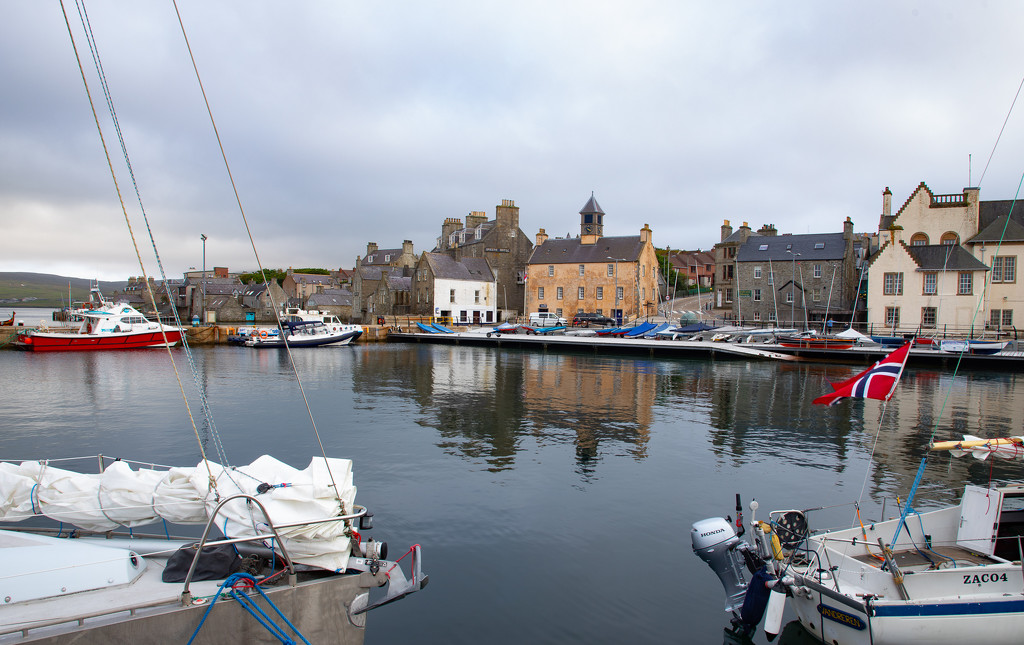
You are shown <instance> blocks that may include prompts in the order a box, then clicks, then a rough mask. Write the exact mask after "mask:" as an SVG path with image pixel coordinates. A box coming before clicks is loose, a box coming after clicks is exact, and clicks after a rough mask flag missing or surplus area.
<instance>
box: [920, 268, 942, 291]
mask: <svg viewBox="0 0 1024 645" xmlns="http://www.w3.org/2000/svg"><path fill="white" fill-rule="evenodd" d="M921 279H922V281H923V283H924V284H923V287H922V290H921V291H922V293H924V295H926V296H934V295H935V294H936V293H938V288H937V279H938V276H937V274H935V273H925V274H924V276H923V277H922V278H921Z"/></svg>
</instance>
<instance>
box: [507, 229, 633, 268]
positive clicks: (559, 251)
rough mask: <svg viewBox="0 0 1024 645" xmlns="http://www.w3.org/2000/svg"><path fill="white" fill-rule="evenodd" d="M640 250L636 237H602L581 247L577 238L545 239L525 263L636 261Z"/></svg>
mask: <svg viewBox="0 0 1024 645" xmlns="http://www.w3.org/2000/svg"><path fill="white" fill-rule="evenodd" d="M643 248H644V245H643V242H641V241H640V236H639V235H627V236H624V237H601V238H598V240H597V243H596V244H580V240H579V238H571V239H552V238H548V239H547V240H545V242H544V243H543V244H541V245H540V246H537V247H534V249H533V254H532V255H530V259H529V260H528V261H527V264H589V263H592V262H607V261H608V260H615V259H618V260H620V261H624V262H636V261H637V260H638V259H639V258H640V252H641V251H642V250H643Z"/></svg>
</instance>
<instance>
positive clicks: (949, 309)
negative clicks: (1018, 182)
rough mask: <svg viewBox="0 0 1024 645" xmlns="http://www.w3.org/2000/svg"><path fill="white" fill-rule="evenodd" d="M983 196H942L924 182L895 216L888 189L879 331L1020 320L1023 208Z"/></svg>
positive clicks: (963, 330)
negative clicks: (1019, 264) (983, 199)
mask: <svg viewBox="0 0 1024 645" xmlns="http://www.w3.org/2000/svg"><path fill="white" fill-rule="evenodd" d="M980 193H981V191H980V189H979V188H965V189H963V192H961V193H953V194H946V195H939V194H935V193H933V192H932V191H931V189H930V188H928V186H927V185H926V184H925V183H924V182H921V184H920V185H919V186H918V187H917V188H916V189H915V190H914V192H913V193H912V194H911V195H910V197H908V198H907V200H906V201H905V202H904V203H903V205H902V206H901V207H900V208H899V210H898V211H897V212H896V213H895V214H892V193H891V192H890V191H889V189H888V188H886V189H885V191H884V192H883V193H882V215H881V218H880V220H879V227H878V236H879V244H880V247H879V251H878V253H876V254H875V255H874V256H873V257H872V258H871V263H870V272H869V278H868V323H869V325H870V328H871V329H872V330H873V331H877V332H882V331H883V330H885V331H886V332H888V333H911V332H916V333H925V334H928V333H934V334H936V335H941V334H951V335H964V334H980V333H982V332H983V331H985V330H989V331H996V330H1000V329H1002V330H1005V329H1012V328H1013V326H1014V325H1015V323H1016V322H1019V316H1017V315H1015V312H1016V311H1019V310H1020V309H1021V307H1022V305H1024V291H1022V289H1021V285H1020V283H1019V282H1018V281H1017V258H1018V256H1020V255H1021V254H1022V253H1024V211H1022V209H1020V208H1019V207H1018V208H1012V209H1011V206H1012V202H1011V201H1010V200H1000V201H981V198H980V197H981V195H980ZM1011 210H1012V211H1013V212H1012V215H1011Z"/></svg>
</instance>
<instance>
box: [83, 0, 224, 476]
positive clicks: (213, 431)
mask: <svg viewBox="0 0 1024 645" xmlns="http://www.w3.org/2000/svg"><path fill="white" fill-rule="evenodd" d="M76 5H77V6H78V15H79V18H80V19H81V20H82V28H83V30H84V31H85V35H86V42H87V43H88V44H89V51H90V53H91V54H92V58H93V65H94V66H95V67H96V73H97V75H98V76H99V79H100V86H101V87H102V88H103V96H104V98H105V99H106V102H107V110H108V112H109V113H110V118H111V121H112V123H113V125H114V131H115V132H116V133H117V139H118V142H119V143H120V145H121V153H122V154H123V155H124V160H125V166H126V167H127V169H128V175H129V176H130V177H131V180H132V186H133V188H134V190H135V197H136V199H137V200H138V203H139V210H140V211H141V213H142V219H143V221H144V222H145V225H146V232H147V233H148V235H149V241H150V245H151V246H152V248H153V255H154V256H155V257H156V262H157V266H158V268H159V269H160V277H161V279H162V280H163V284H164V292H165V293H166V294H167V298H168V301H169V302H170V303H171V304H172V306H171V313H172V314H173V316H174V322H175V324H176V325H177V326H178V327H179V328H180V327H182V324H181V318H180V317H179V316H178V310H177V307H175V306H173V298H172V296H171V293H170V291H169V290H168V289H167V273H166V272H165V271H164V266H163V260H162V259H161V258H160V252H159V251H158V250H157V247H156V239H155V238H154V236H153V230H152V228H151V227H150V225H149V217H148V216H147V214H146V208H145V206H144V205H143V203H142V194H141V192H140V190H139V185H138V182H137V181H136V179H135V170H134V168H133V166H132V162H131V158H130V157H129V155H128V149H127V147H126V145H125V142H124V136H123V135H122V132H121V122H120V120H119V119H118V118H117V111H116V110H115V109H114V99H113V95H112V94H111V92H110V87H109V85H108V84H107V75H106V72H105V71H104V69H103V62H102V60H101V59H100V55H99V46H98V45H97V44H96V38H95V35H94V33H93V30H92V23H91V21H90V20H89V12H88V10H87V9H86V8H85V3H84V0H83V1H81V2H79V1H78V0H76ZM143 273H144V277H145V272H143ZM146 289H147V292H148V293H149V297H150V301H151V302H152V304H153V310H154V311H156V312H158V313H159V311H158V309H157V305H156V296H155V294H154V293H153V288H152V285H150V283H149V280H148V279H147V280H146ZM158 319H159V315H158ZM157 322H159V320H158V321H157ZM160 333H161V335H162V336H163V339H164V343H165V344H166V343H167V333H166V330H164V329H163V327H161V328H160ZM181 344H182V348H183V349H184V350H185V356H186V358H187V359H188V363H189V368H190V370H191V372H192V379H193V381H194V382H195V385H196V390H197V392H198V395H199V401H200V404H201V408H202V411H203V418H204V419H205V420H206V421H207V423H208V424H209V428H210V435H211V437H213V443H214V448H215V449H216V450H217V453H218V458H219V459H220V461H221V463H223V464H224V465H230V462H229V461H228V457H227V452H226V451H225V450H224V446H223V444H222V443H221V440H220V433H218V432H217V426H216V423H215V422H214V419H213V411H212V410H211V409H210V405H209V399H208V397H207V396H206V387H205V385H204V384H203V382H202V379H200V377H199V370H198V367H197V366H196V361H195V357H194V355H193V353H192V348H191V346H190V345H189V344H188V339H187V337H186V336H185V335H184V334H183V335H182V339H181ZM172 364H173V358H172ZM183 395H184V393H183Z"/></svg>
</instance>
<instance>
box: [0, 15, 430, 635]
mask: <svg viewBox="0 0 1024 645" xmlns="http://www.w3.org/2000/svg"><path fill="white" fill-rule="evenodd" d="M61 6H62V8H63V4H62V5H61ZM78 6H79V11H80V12H82V13H84V8H83V7H82V3H81V2H79V3H78ZM65 22H66V25H65V26H62V29H63V27H66V28H67V33H68V34H69V36H71V38H72V45H73V46H75V52H76V57H77V53H78V48H77V45H76V44H75V37H74V32H73V30H72V28H71V23H70V21H69V20H68V19H67V16H66V14H65ZM82 28H83V30H84V31H85V34H86V37H87V39H88V40H89V41H90V42H89V49H90V51H93V52H96V51H97V49H96V43H95V42H94V39H93V38H92V31H91V26H90V23H89V21H88V20H85V18H84V15H83V20H82ZM182 32H183V34H184V27H183V26H182ZM94 63H95V64H96V66H97V73H98V77H99V78H100V83H101V84H102V85H103V89H104V94H105V95H106V96H107V105H108V109H109V111H110V116H111V119H112V120H113V121H114V124H115V131H117V132H118V137H119V138H120V136H121V134H120V133H121V130H120V128H118V127H117V126H116V121H117V118H116V113H115V111H114V108H113V102H112V100H111V99H110V95H109V92H108V89H107V87H106V75H105V74H104V73H102V65H101V63H100V62H99V57H98V55H94ZM79 68H80V69H82V63H81V61H80V60H79ZM82 79H83V81H85V80H86V74H85V72H84V71H83V72H82ZM86 86H87V89H88V83H86ZM89 100H90V103H92V95H91V94H90V95H89ZM93 114H94V115H95V107H94V108H93ZM96 124H97V127H98V129H100V137H101V141H103V147H104V150H105V151H106V150H107V145H106V142H105V141H104V140H103V133H102V128H100V122H99V119H97V120H96ZM121 144H122V149H124V148H123V146H124V142H123V140H122V141H121ZM108 159H109V157H108ZM125 161H126V163H127V164H128V165H129V168H130V162H129V161H128V159H127V153H125ZM111 173H112V174H113V166H112V165H111ZM114 183H115V186H117V180H116V176H115V177H114ZM133 183H134V182H133ZM121 203H122V208H124V206H123V204H124V200H121ZM139 204H140V207H141V204H142V200H141V199H140V200H139ZM124 214H125V219H126V220H129V216H128V213H127V211H125V213H124ZM142 215H143V217H145V211H144V210H143V213H142ZM243 218H244V213H243ZM146 228H147V229H149V230H151V229H150V227H149V226H148V221H147V227H146ZM129 231H130V232H131V226H130V225H129ZM132 240H133V242H134V241H135V238H134V233H132ZM150 241H151V242H152V238H150ZM137 248H138V245H137V244H136V249H137ZM153 248H154V251H155V249H156V245H155V243H154V244H153ZM157 260H158V262H159V256H157ZM139 264H140V269H141V270H142V275H143V276H145V275H146V271H145V267H143V266H142V259H141V256H139ZM162 273H163V270H162V267H161V274H162ZM162 279H163V281H164V283H166V281H167V279H166V276H165V275H162ZM145 283H146V284H147V285H149V289H150V291H149V298H150V302H151V303H152V305H153V307H154V309H155V308H156V302H155V300H156V299H155V296H154V294H153V293H152V285H151V284H150V281H149V280H148V279H146V280H145ZM178 322H179V324H178V326H179V327H180V321H178ZM182 340H183V341H185V339H184V338H183V339H182ZM163 341H164V345H165V347H167V348H168V349H167V350H166V351H167V355H168V359H169V361H170V363H171V365H172V366H173V367H174V372H175V374H176V375H177V372H178V370H177V366H176V364H175V361H174V356H173V353H172V352H171V351H170V349H169V343H167V339H166V338H164V339H163ZM183 350H184V354H185V356H186V358H187V359H188V363H189V365H190V367H191V368H192V375H193V379H194V380H195V382H196V390H197V391H198V398H199V405H198V406H195V405H189V404H188V400H187V399H188V397H186V396H185V390H184V388H181V391H182V396H183V398H185V399H186V400H185V403H186V405H185V406H184V408H185V412H186V414H187V416H188V419H189V422H190V424H191V427H192V430H193V431H194V432H195V434H196V439H197V444H198V450H199V452H200V454H201V455H202V457H201V459H200V461H199V463H198V465H195V466H194V467H186V468H180V467H168V466H161V465H156V464H148V463H146V464H143V463H135V462H129V461H127V460H122V459H117V460H114V461H111V460H109V459H105V458H103V457H99V458H95V457H94V458H92V461H90V462H86V467H83V466H82V464H81V463H74V462H67V463H65V462H63V461H62V462H57V461H47V460H36V461H24V462H19V463H0V521H3V522H4V525H3V527H2V528H0V558H2V560H3V562H4V564H5V573H4V575H3V576H0V597H3V598H4V602H3V603H2V604H0V641H2V642H17V643H22V642H33V643H67V642H72V641H73V642H97V643H98V642H103V643H106V642H133V643H150V642H151V643H164V642H179V643H186V642H188V643H192V642H197V643H214V642H216V643H225V642H231V643H288V642H297V641H298V640H302V641H303V642H305V643H310V642H319V643H326V642H330V643H340V644H343V645H359V644H360V643H362V642H363V635H364V631H365V615H366V612H367V611H368V610H370V609H373V608H375V607H378V606H380V605H382V604H385V603H389V602H392V601H394V600H398V599H400V598H403V597H404V596H406V595H408V594H410V593H413V592H415V591H418V590H419V589H421V588H423V586H424V585H425V584H426V582H427V577H426V576H425V575H424V574H423V573H422V570H421V566H420V561H421V556H420V547H419V545H415V546H413V547H411V548H410V549H409V550H408V551H406V554H405V555H403V556H402V557H400V558H398V559H397V560H395V561H391V560H388V559H387V557H388V554H387V545H386V544H384V543H383V542H378V541H376V540H374V539H372V538H371V537H369V534H368V533H369V531H370V530H371V529H372V528H373V525H372V521H371V519H370V518H371V516H372V514H371V513H369V512H368V511H367V510H366V508H364V507H362V506H360V505H358V504H357V503H356V502H355V495H356V488H355V485H354V478H353V474H352V463H351V462H350V461H349V460H346V459H337V458H329V457H327V455H326V454H322V456H317V457H313V458H312V459H311V461H310V463H309V465H308V466H307V467H306V468H305V469H301V470H300V469H296V468H293V467H291V466H289V465H287V464H284V463H282V462H280V461H277V460H276V459H273V458H272V457H269V456H263V457H260V458H259V459H257V460H256V461H254V462H253V463H251V464H249V465H247V466H239V467H235V466H231V465H230V464H229V462H228V460H227V457H226V453H225V451H224V450H223V446H222V444H221V441H220V439H219V435H218V433H217V431H216V426H215V424H214V423H213V418H212V415H211V414H210V410H209V406H208V403H207V400H206V395H205V387H204V386H203V384H202V379H201V378H200V375H199V373H198V371H197V368H196V362H195V361H194V360H193V359H192V355H191V350H190V348H189V345H188V343H187V342H183ZM286 350H287V352H288V356H289V360H290V359H291V352H290V349H289V348H287V347H286ZM292 369H293V372H294V373H295V374H296V380H297V381H298V374H297V372H296V370H295V368H294V362H292ZM178 382H179V385H180V378H179V381H178ZM298 384H299V388H300V391H301V381H299V383H298ZM303 399H305V394H303ZM194 409H201V411H202V413H203V414H204V416H205V417H206V419H205V420H206V423H207V427H208V428H209V431H210V435H211V436H212V438H213V441H212V442H211V446H212V447H214V448H215V449H216V450H217V453H218V457H217V460H216V461H214V460H213V459H212V458H210V457H208V456H207V454H206V447H205V444H204V442H203V441H202V440H200V438H199V432H198V430H197V423H196V421H195V419H194V417H193V414H192V411H193V410H194ZM307 409H308V405H307ZM310 421H311V422H312V423H311V425H312V430H313V433H314V435H315V436H316V439H317V443H319V444H320V450H321V453H323V444H322V442H320V438H319V434H318V433H317V431H316V424H315V422H314V421H313V418H312V414H310ZM90 465H91V467H90ZM71 466H74V468H71ZM97 466H98V467H97ZM89 471H92V472H89ZM15 522H20V523H21V524H11V523H15ZM188 524H201V525H204V526H205V528H204V530H203V532H202V535H201V537H199V538H196V537H194V534H193V536H192V537H182V538H178V539H172V538H171V536H170V535H171V534H170V531H171V529H170V527H171V526H176V525H188ZM146 525H156V526H157V527H159V529H160V530H158V531H157V532H156V533H157V534H156V535H144V534H141V533H140V532H139V531H138V530H137V529H138V528H139V527H142V526H146ZM73 527H74V528H73ZM176 531H177V529H176ZM181 532H182V533H185V534H188V530H187V529H181ZM406 556H408V561H407V566H408V567H409V568H410V575H409V576H406V574H405V573H404V572H403V570H402V567H401V565H400V564H399V562H400V561H401V560H402V559H404V558H405V557H406ZM376 587H383V588H384V590H383V595H379V592H378V593H377V594H375V596H376V597H374V596H371V594H370V590H371V589H374V588H376Z"/></svg>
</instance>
